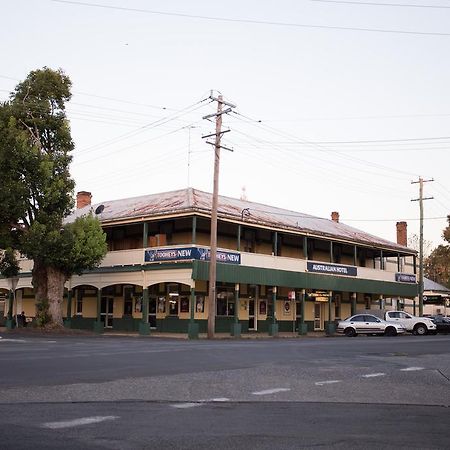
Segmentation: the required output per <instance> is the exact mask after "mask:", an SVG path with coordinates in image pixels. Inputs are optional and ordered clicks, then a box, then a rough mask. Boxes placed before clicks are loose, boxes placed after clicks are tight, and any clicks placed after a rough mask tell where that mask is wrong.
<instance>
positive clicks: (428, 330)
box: [384, 311, 437, 336]
mask: <svg viewBox="0 0 450 450" xmlns="http://www.w3.org/2000/svg"><path fill="white" fill-rule="evenodd" d="M384 320H386V322H395V323H398V324H399V325H402V326H403V328H405V330H406V331H409V332H410V333H413V334H418V335H420V336H423V335H424V334H436V333H437V331H436V324H435V323H434V322H433V321H432V320H431V319H429V318H428V317H416V316H412V315H411V314H408V313H406V312H405V311H386V313H385V314H384Z"/></svg>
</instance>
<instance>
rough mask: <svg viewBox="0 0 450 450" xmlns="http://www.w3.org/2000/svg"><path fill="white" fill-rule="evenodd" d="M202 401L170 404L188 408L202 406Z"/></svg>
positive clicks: (175, 406)
mask: <svg viewBox="0 0 450 450" xmlns="http://www.w3.org/2000/svg"><path fill="white" fill-rule="evenodd" d="M200 405H201V403H193V402H187V403H177V404H175V405H170V406H171V407H172V408H178V409H187V408H195V407H196V406H200Z"/></svg>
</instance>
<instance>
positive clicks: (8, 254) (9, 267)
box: [0, 247, 20, 278]
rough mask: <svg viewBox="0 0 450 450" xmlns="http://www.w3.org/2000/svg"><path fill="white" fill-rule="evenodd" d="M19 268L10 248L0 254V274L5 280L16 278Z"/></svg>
mask: <svg viewBox="0 0 450 450" xmlns="http://www.w3.org/2000/svg"><path fill="white" fill-rule="evenodd" d="M19 271H20V267H19V262H18V261H17V258H16V254H15V252H14V250H13V249H12V248H11V247H8V248H7V249H6V250H4V251H2V252H0V273H1V274H2V275H3V276H4V277H6V278H12V277H17V275H18V274H19Z"/></svg>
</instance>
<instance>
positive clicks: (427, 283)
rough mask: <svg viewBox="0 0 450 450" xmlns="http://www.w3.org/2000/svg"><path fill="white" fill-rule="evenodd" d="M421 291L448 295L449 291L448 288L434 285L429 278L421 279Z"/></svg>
mask: <svg viewBox="0 0 450 450" xmlns="http://www.w3.org/2000/svg"><path fill="white" fill-rule="evenodd" d="M423 290H424V291H434V292H447V293H450V289H449V288H448V287H445V286H443V285H442V284H439V283H436V282H435V281H433V280H430V279H429V278H426V277H425V278H424V279H423Z"/></svg>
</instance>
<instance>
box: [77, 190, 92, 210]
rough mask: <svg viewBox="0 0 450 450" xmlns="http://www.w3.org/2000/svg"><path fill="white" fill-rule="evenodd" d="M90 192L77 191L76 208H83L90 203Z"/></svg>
mask: <svg viewBox="0 0 450 450" xmlns="http://www.w3.org/2000/svg"><path fill="white" fill-rule="evenodd" d="M91 198H92V194H91V193H90V192H87V191H80V192H77V209H80V208H84V207H85V206H88V205H90V204H91Z"/></svg>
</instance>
